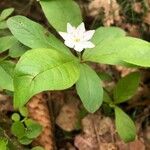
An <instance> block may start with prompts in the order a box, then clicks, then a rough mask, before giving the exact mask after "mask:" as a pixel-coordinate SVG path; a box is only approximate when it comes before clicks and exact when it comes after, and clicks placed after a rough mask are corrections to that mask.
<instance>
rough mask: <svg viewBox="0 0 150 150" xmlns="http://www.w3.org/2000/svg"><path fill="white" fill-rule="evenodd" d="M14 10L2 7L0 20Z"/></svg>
mask: <svg viewBox="0 0 150 150" xmlns="http://www.w3.org/2000/svg"><path fill="white" fill-rule="evenodd" d="M13 11H14V8H7V9H4V10H3V11H2V13H1V15H0V21H2V20H5V19H7V17H9V16H10V15H11V14H12V13H13Z"/></svg>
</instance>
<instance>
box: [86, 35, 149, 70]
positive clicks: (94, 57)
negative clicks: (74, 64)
mask: <svg viewBox="0 0 150 150" xmlns="http://www.w3.org/2000/svg"><path fill="white" fill-rule="evenodd" d="M149 58H150V43H148V42H146V41H144V40H141V39H137V38H132V37H116V38H114V39H109V38H108V39H106V40H104V41H103V42H102V43H100V44H98V45H97V46H96V47H95V48H93V49H90V50H87V51H86V52H85V54H84V59H85V60H89V61H95V62H99V63H106V64H120V63H121V62H122V61H124V62H127V63H131V64H134V65H139V66H144V67H148V66H150V61H149Z"/></svg>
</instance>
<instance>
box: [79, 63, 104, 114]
mask: <svg viewBox="0 0 150 150" xmlns="http://www.w3.org/2000/svg"><path fill="white" fill-rule="evenodd" d="M80 66H81V69H80V70H81V73H80V78H79V80H78V81H77V83H76V89H77V92H78V94H79V96H80V98H81V101H82V102H83V105H84V107H85V108H86V109H87V110H88V111H89V112H91V113H93V112H95V111H96V110H97V109H98V108H99V107H100V106H101V104H102V100H103V88H102V83H101V80H100V78H99V77H98V75H97V74H96V72H95V71H94V70H92V69H91V68H90V67H89V66H87V65H86V64H82V65H80Z"/></svg>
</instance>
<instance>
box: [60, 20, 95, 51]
mask: <svg viewBox="0 0 150 150" xmlns="http://www.w3.org/2000/svg"><path fill="white" fill-rule="evenodd" d="M94 33H95V30H89V31H86V30H85V26H84V23H81V24H80V25H79V26H78V27H77V28H75V27H73V26H72V25H71V24H70V23H67V32H59V34H60V35H61V36H62V37H63V39H64V40H65V42H64V43H65V45H67V46H68V47H70V48H73V49H75V50H76V51H78V52H81V51H82V50H83V49H85V48H93V47H95V45H94V44H93V43H92V42H90V41H89V40H90V39H91V38H92V36H93V35H94Z"/></svg>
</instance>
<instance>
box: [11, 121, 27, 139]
mask: <svg viewBox="0 0 150 150" xmlns="http://www.w3.org/2000/svg"><path fill="white" fill-rule="evenodd" d="M11 132H12V134H13V135H15V136H16V137H18V138H22V137H23V136H24V134H25V127H24V125H23V123H22V122H20V121H16V122H14V123H13V124H12V126H11Z"/></svg>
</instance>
